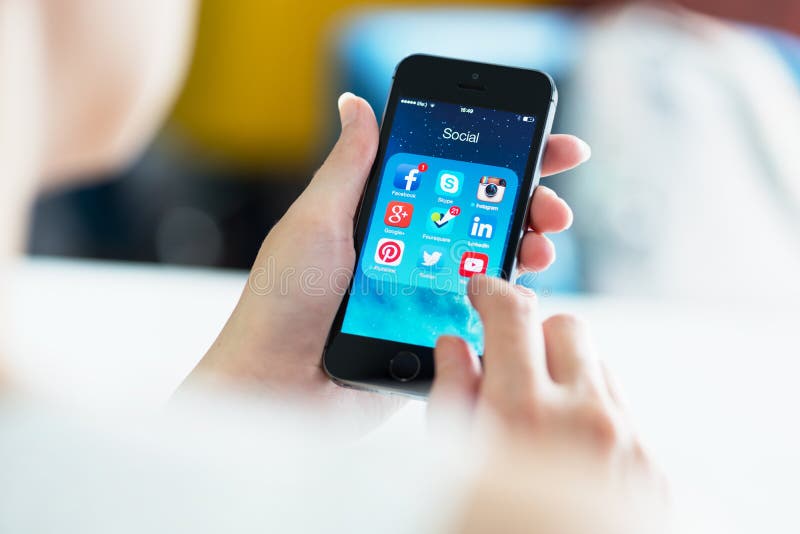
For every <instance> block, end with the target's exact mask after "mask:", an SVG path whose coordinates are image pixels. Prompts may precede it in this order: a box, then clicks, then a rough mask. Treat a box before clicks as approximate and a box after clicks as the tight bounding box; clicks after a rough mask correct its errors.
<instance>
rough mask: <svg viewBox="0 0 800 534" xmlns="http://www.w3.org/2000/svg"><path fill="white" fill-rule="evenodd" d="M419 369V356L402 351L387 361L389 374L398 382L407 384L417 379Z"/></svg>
mask: <svg viewBox="0 0 800 534" xmlns="http://www.w3.org/2000/svg"><path fill="white" fill-rule="evenodd" d="M420 367H421V365H420V362H419V356H417V355H416V354H414V353H413V352H408V351H407V350H404V351H400V352H398V353H397V355H395V357H394V358H392V359H391V360H390V361H389V374H390V375H392V378H394V379H395V380H397V381H399V382H408V381H409V380H414V379H415V378H417V375H418V374H419V368H420Z"/></svg>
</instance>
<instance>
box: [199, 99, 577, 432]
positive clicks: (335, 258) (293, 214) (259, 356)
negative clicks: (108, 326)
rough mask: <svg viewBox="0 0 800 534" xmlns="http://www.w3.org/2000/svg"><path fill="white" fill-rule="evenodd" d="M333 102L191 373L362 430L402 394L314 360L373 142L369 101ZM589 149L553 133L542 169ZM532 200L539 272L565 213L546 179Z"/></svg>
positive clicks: (529, 261)
mask: <svg viewBox="0 0 800 534" xmlns="http://www.w3.org/2000/svg"><path fill="white" fill-rule="evenodd" d="M339 106H340V113H341V119H342V133H341V136H340V138H339V141H338V142H337V144H336V146H335V147H334V148H333V150H332V151H331V153H330V155H329V156H328V158H327V160H326V161H325V163H324V164H323V165H322V167H321V168H320V169H319V171H318V172H317V173H316V174H315V176H314V178H313V179H312V180H311V183H310V185H309V187H308V188H307V189H306V191H304V192H303V194H302V195H301V196H300V197H299V198H298V199H297V201H295V203H294V204H293V205H292V207H291V208H290V209H289V211H288V212H287V213H286V215H285V216H284V217H283V218H282V219H281V220H280V221H278V223H277V224H276V225H275V226H274V227H273V229H272V230H271V231H270V233H269V235H268V236H267V238H266V239H265V241H264V243H263V245H262V247H261V250H260V251H259V254H258V257H257V258H256V260H255V262H254V265H253V268H252V270H251V273H250V277H249V279H248V283H247V285H246V287H245V288H244V291H243V292H242V295H241V297H240V299H239V303H238V305H237V306H236V309H235V310H234V312H233V314H232V315H231V317H230V319H229V320H228V322H227V324H226V325H225V327H224V328H223V330H222V332H221V333H220V335H219V336H218V338H217V340H216V342H215V343H214V344H213V346H212V347H211V348H210V349H209V351H208V353H207V354H206V355H205V357H204V358H203V360H202V361H201V362H200V364H199V365H198V367H197V368H196V369H195V370H194V371H193V373H192V375H191V376H190V381H193V380H202V379H206V380H209V379H210V380H213V381H215V382H220V381H221V382H223V383H227V384H233V385H234V386H235V387H242V386H246V385H248V386H255V387H259V388H263V389H265V390H267V391H269V392H270V393H271V394H276V395H281V396H290V397H291V396H301V397H303V400H304V401H307V402H312V403H316V405H318V406H325V407H330V410H331V411H336V412H342V413H350V414H353V415H354V416H355V417H358V418H359V419H360V421H359V425H360V428H365V429H366V428H369V427H371V426H373V425H374V424H377V423H378V422H380V421H381V420H382V419H383V418H384V417H386V416H387V415H389V414H391V413H392V412H393V410H394V409H395V408H396V407H397V406H398V405H399V401H398V399H397V398H395V397H387V396H383V395H374V394H369V393H363V392H357V391H353V390H348V389H343V388H340V387H338V386H336V385H335V384H333V383H332V382H331V381H330V380H329V379H328V377H327V376H326V375H325V373H324V371H323V370H322V366H321V362H320V360H321V355H322V351H323V348H324V345H325V340H326V337H327V335H328V331H329V329H330V325H331V323H332V321H333V319H334V316H335V314H336V311H337V309H338V308H339V305H340V304H341V301H342V293H343V292H344V289H342V288H341V287H342V286H344V288H345V289H346V287H347V284H348V283H349V280H350V278H349V274H348V273H349V272H352V269H353V266H354V263H355V254H354V244H353V217H354V215H355V213H356V211H357V209H358V205H359V201H360V197H361V193H362V191H363V188H364V184H365V182H366V180H367V178H368V176H369V173H370V169H371V165H372V161H373V159H374V157H375V152H376V150H377V146H378V125H377V121H376V120H375V116H374V114H373V112H372V110H371V108H370V107H369V105H368V104H367V103H366V102H365V101H364V100H363V99H361V98H358V97H355V96H353V95H351V94H345V95H342V97H341V98H340V100H339ZM587 157H588V154H587V147H586V146H585V144H584V143H583V142H582V141H580V140H578V139H577V138H575V137H572V136H568V135H553V136H551V137H550V141H549V143H548V146H547V150H546V152H545V156H544V161H543V165H542V172H543V175H548V174H555V173H558V172H562V171H564V170H567V169H570V168H572V167H574V166H576V165H578V164H580V163H581V162H582V161H583V160H585V159H586V158H587ZM532 205H533V209H532V211H531V216H530V218H529V225H530V227H531V228H532V229H534V231H531V232H529V233H528V234H526V236H525V237H524V239H523V244H522V246H521V249H520V263H521V265H523V266H525V267H526V268H529V269H532V270H542V269H544V268H546V267H547V265H549V263H550V262H551V261H552V259H553V250H552V245H551V244H549V242H548V241H547V238H546V237H545V236H544V235H543V233H545V232H558V231H561V230H563V229H564V228H566V226H567V225H568V223H569V221H570V217H571V214H570V211H569V208H568V206H567V205H566V204H565V203H564V202H563V200H561V199H559V198H558V197H557V196H556V195H555V194H554V193H553V192H552V191H550V190H549V189H547V188H544V187H539V188H538V189H537V191H536V194H535V195H534V198H533V200H532ZM289 273H294V274H291V275H290V274H289ZM303 273H312V274H314V273H316V274H319V275H320V276H319V277H318V278H319V282H318V283H317V284H314V283H313V280H310V279H306V280H305V282H304V283H300V282H299V278H300V277H301V275H302V274H303ZM315 276H316V275H315ZM282 277H283V278H282ZM281 279H283V280H285V283H284V284H281V282H280V281H281ZM329 280H335V281H336V284H337V287H336V288H335V290H332V288H331V287H330V286H329V285H327V283H328V281H329ZM309 285H311V286H314V287H311V288H309ZM321 409H324V408H321Z"/></svg>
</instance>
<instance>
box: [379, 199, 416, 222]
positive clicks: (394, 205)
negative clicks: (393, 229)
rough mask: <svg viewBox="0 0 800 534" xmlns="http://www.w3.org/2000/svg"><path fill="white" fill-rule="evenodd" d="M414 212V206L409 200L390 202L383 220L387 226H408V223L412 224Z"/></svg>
mask: <svg viewBox="0 0 800 534" xmlns="http://www.w3.org/2000/svg"><path fill="white" fill-rule="evenodd" d="M413 213H414V206H413V205H412V204H409V203H408V202H389V205H388V206H386V214H384V216H383V222H384V223H385V224H386V225H387V226H397V227H398V228H408V225H409V224H411V214H413Z"/></svg>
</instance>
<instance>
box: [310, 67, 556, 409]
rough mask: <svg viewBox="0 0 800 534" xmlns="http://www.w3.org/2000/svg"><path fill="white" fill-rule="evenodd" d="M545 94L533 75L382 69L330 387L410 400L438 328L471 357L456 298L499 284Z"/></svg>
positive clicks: (469, 314)
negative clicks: (387, 84)
mask: <svg viewBox="0 0 800 534" xmlns="http://www.w3.org/2000/svg"><path fill="white" fill-rule="evenodd" d="M556 102H557V92H556V87H555V84H554V82H553V80H552V79H551V78H550V76H548V75H547V74H545V73H542V72H539V71H535V70H527V69H520V68H512V67H503V66H498V65H489V64H483V63H474V62H470V61H461V60H455V59H447V58H442V57H433V56H426V55H413V56H410V57H407V58H405V59H404V60H403V61H402V62H400V64H399V65H398V66H397V69H396V70H395V74H394V78H393V83H392V88H391V91H390V94H389V100H388V102H387V104H386V109H385V111H384V116H383V121H382V125H381V134H380V144H379V146H378V152H377V156H376V159H375V163H374V165H373V167H372V171H371V174H370V178H369V180H368V182H367V186H366V188H365V191H364V195H363V199H362V202H361V208H360V210H359V214H358V218H357V220H356V223H355V234H354V237H355V246H356V252H357V259H356V264H355V270H354V273H353V278H352V280H351V283H350V287H349V290H348V291H347V293H346V295H345V298H344V299H343V302H342V305H341V308H340V309H339V312H338V314H337V316H336V319H335V320H334V323H333V326H332V329H331V332H330V335H329V337H328V340H327V344H326V347H325V354H324V357H323V364H324V368H325V371H326V372H327V373H328V375H329V376H330V377H331V379H333V380H334V381H335V382H337V383H338V384H340V385H343V386H349V387H355V388H359V389H366V390H374V391H382V392H393V393H400V394H407V395H411V396H417V397H424V396H426V395H427V393H428V392H429V390H430V386H431V382H432V380H433V375H434V365H433V347H434V345H435V343H436V339H437V338H438V337H439V336H440V335H443V334H452V335H457V336H460V337H462V338H464V339H465V340H466V341H467V342H468V343H469V344H470V345H471V346H472V348H473V349H474V350H475V351H476V353H477V354H482V353H483V331H482V326H481V322H480V320H479V319H478V316H477V312H475V310H474V309H473V308H472V306H471V305H470V302H469V299H468V297H467V295H466V288H467V283H468V281H469V278H470V277H471V276H474V275H475V274H485V275H488V276H501V277H503V278H509V277H510V276H511V275H512V273H513V272H514V269H515V267H516V261H517V253H518V251H519V245H520V242H521V240H522V236H523V234H524V233H525V231H526V230H527V227H528V225H527V220H528V219H527V213H528V209H529V202H530V198H531V195H532V193H533V190H534V188H535V187H536V185H537V184H538V181H539V174H540V165H541V160H542V153H543V151H544V146H545V142H546V139H547V136H548V135H549V133H550V127H551V125H552V122H553V116H554V114H555V109H556Z"/></svg>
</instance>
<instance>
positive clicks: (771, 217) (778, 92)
mask: <svg viewBox="0 0 800 534" xmlns="http://www.w3.org/2000/svg"><path fill="white" fill-rule="evenodd" d="M0 2H2V0H0ZM23 4H24V0H22V1H21V2H19V5H23ZM77 4H81V5H83V6H84V9H86V10H88V11H90V12H91V13H95V12H97V11H98V7H104V8H105V9H107V10H112V11H115V12H116V10H117V9H120V8H121V6H127V9H128V10H129V12H130V13H132V14H133V15H131V16H134V15H135V13H136V12H137V10H138V9H140V8H143V6H144V2H142V0H137V2H118V3H111V2H106V1H105V0H97V1H96V2H75V3H73V4H70V3H68V2H63V6H62V4H60V3H59V4H55V3H53V4H46V3H42V4H41V5H46V6H48V7H50V6H53V5H59V6H60V7H61V8H62V11H61V12H60V13H61V14H62V15H66V14H68V13H69V12H70V9H75V6H76V5H77ZM175 5H177V3H172V4H170V3H166V2H164V3H159V2H158V0H151V2H149V3H148V4H147V7H148V8H149V9H147V10H144V11H143V12H144V13H146V14H157V15H158V16H159V17H161V18H165V19H166V18H167V17H166V15H165V10H166V9H167V8H168V7H169V6H175ZM150 9H152V11H151V10H150ZM99 11H101V12H102V11H103V10H102V9H101V10H99ZM178 11H179V10H178ZM84 15H85V13H84ZM173 16H174V14H173ZM77 18H79V19H81V20H83V18H84V17H77ZM85 18H87V19H88V18H89V17H85ZM111 18H115V17H111ZM153 18H154V17H153ZM122 20H124V21H126V22H127V21H128V19H127V18H124V17H123V18H122ZM92 21H94V22H92ZM0 22H2V21H0ZM167 22H174V21H167ZM89 23H94V24H101V23H102V22H96V21H95V19H91V20H90V22H89ZM139 24H140V25H143V26H144V27H145V29H148V30H150V29H152V28H154V26H152V25H151V24H155V22H154V21H152V20H150V18H147V19H144V20H139ZM166 27H167V28H171V25H166ZM96 29H98V28H89V31H91V32H94V33H87V32H84V30H83V27H82V26H81V27H78V28H77V29H76V30H75V31H76V33H75V34H69V35H78V36H82V35H92V36H93V37H95V38H96V39H103V41H102V42H103V43H109V47H112V45H113V44H114V41H115V40H114V39H113V38H111V37H110V36H109V35H108V33H106V34H103V33H102V32H95V30H96ZM99 29H102V28H99ZM136 29H140V28H139V27H137V28H136ZM161 30H163V27H162V28H161ZM164 33H165V32H163V31H162V32H158V31H155V30H153V31H152V34H153V36H154V38H153V39H149V40H143V39H139V40H136V41H135V42H136V43H138V45H139V46H140V47H141V48H145V45H146V44H152V43H155V45H154V46H155V47H156V48H157V46H158V44H159V42H158V41H157V40H156V39H155V37H156V36H159V35H162V36H163V34H164ZM166 33H169V34H170V35H173V34H174V32H172V31H171V30H170V32H166ZM0 37H3V35H2V34H0ZM77 40H78V41H81V43H79V44H85V45H86V46H89V47H90V48H91V49H96V42H95V41H93V40H91V39H90V40H87V41H86V43H83V41H82V40H81V39H77ZM61 48H64V49H67V48H68V47H66V46H62V47H61ZM111 49H113V48H111ZM159 50H160V49H159ZM148 52H152V50H148ZM173 52H174V51H173ZM65 53H66V52H65ZM412 53H430V54H438V55H444V56H451V57H457V58H464V59H471V60H478V61H487V62H494V63H500V64H507V65H513V66H521V67H530V68H535V69H540V70H544V71H547V72H548V73H550V74H551V75H552V76H553V77H554V78H555V80H556V83H557V85H558V88H559V93H560V99H559V109H558V112H557V114H556V123H555V125H554V131H556V132H568V133H573V134H576V135H579V136H581V137H582V138H583V139H585V140H586V141H587V142H588V143H589V144H590V145H591V146H592V149H593V156H592V159H591V160H590V161H589V162H588V163H587V164H585V165H582V166H581V167H580V168H579V169H576V170H575V171H571V172H568V173H565V174H563V175H559V176H557V177H552V178H547V179H544V180H543V183H544V184H546V185H547V186H549V187H551V188H553V189H554V190H556V191H557V192H558V193H559V194H560V195H561V196H563V197H564V198H566V199H567V200H568V201H569V202H570V204H571V205H572V207H573V209H574V212H575V223H574V225H573V227H572V228H571V229H570V230H569V231H567V232H565V233H563V234H559V235H557V236H553V239H554V241H555V242H556V245H557V251H558V258H557V260H556V262H555V264H554V265H553V266H552V267H551V268H550V269H548V270H547V271H546V272H545V273H538V274H535V275H530V276H529V277H528V279H527V282H528V283H529V285H532V286H533V287H534V288H535V289H536V290H537V291H538V292H539V295H540V296H544V297H549V296H550V295H554V296H553V298H543V299H541V303H542V307H543V308H544V313H545V314H551V313H555V312H569V313H576V314H578V315H582V316H584V317H585V318H587V319H588V321H589V323H590V324H591V325H592V327H593V330H594V333H595V335H596V337H597V342H598V347H599V350H598V352H599V354H601V355H602V357H603V358H604V360H605V361H606V362H608V363H609V365H610V367H611V368H613V369H614V370H615V371H616V372H617V374H618V375H619V377H620V378H621V382H622V383H623V384H624V385H625V389H626V391H627V393H628V397H629V398H630V399H631V401H632V402H631V406H632V414H633V416H634V418H635V419H636V421H637V424H638V426H639V428H640V429H641V431H642V434H643V435H645V436H647V437H648V441H649V442H650V443H651V444H652V446H653V450H654V451H655V454H656V457H658V458H660V459H662V460H663V464H664V466H665V468H666V471H667V472H668V473H670V474H671V475H673V476H674V478H675V482H676V486H680V488H679V490H678V491H676V495H681V496H682V497H684V498H685V499H684V500H685V501H686V500H688V501H689V502H692V500H693V497H695V496H697V495H698V494H699V495H701V496H702V498H701V499H698V501H699V502H702V503H703V505H702V506H700V508H702V512H703V513H704V514H705V512H707V509H708V507H712V508H713V507H717V508H719V510H720V513H718V514H711V515H712V516H716V517H715V521H714V524H713V527H712V528H708V529H705V530H703V529H700V530H698V531H699V532H712V531H724V532H734V531H737V529H736V528H733V527H740V528H741V529H742V530H744V531H748V532H765V531H768V532H791V533H793V534H794V533H797V532H799V531H800V525H798V524H797V523H798V518H797V514H796V511H795V510H796V507H797V503H796V501H797V491H796V488H797V481H798V480H800V464H799V463H798V460H797V451H798V450H800V428H799V427H798V426H797V424H796V419H797V414H796V409H797V406H798V405H800V389H798V388H797V376H798V375H800V358H798V355H800V353H799V352H798V349H797V347H798V346H800V330H798V328H797V325H798V324H800V311H798V304H797V303H798V302H800V300H799V299H798V297H800V277H798V273H800V2H798V1H797V0H680V1H678V2H662V1H650V2H637V1H631V2H609V1H580V2H576V1H567V0H565V1H561V2H538V1H533V0H529V1H514V2H503V3H489V2H478V1H474V2H464V1H460V2H447V1H440V2H437V3H436V4H429V3H427V2H421V1H407V2H403V3H402V4H401V3H399V2H397V3H395V2H362V1H346V0H315V1H308V0H306V1H302V0H293V1H290V0H204V1H202V2H201V3H200V11H199V19H198V27H197V32H196V35H195V42H194V46H193V51H192V60H191V64H190V68H189V72H188V75H187V77H186V79H185V80H184V82H183V86H182V88H181V90H180V92H179V94H178V96H177V98H176V100H175V102H174V104H173V107H172V109H171V111H170V114H169V119H168V120H167V121H166V123H165V124H163V126H162V127H161V129H160V131H159V133H158V135H157V136H156V137H155V138H154V139H153V140H152V142H151V143H150V144H149V146H148V147H147V149H146V150H145V151H144V152H143V153H141V154H140V155H139V157H138V158H137V159H136V161H134V162H132V163H131V164H130V165H128V166H127V168H125V169H123V170H122V171H120V172H119V174H117V175H113V176H77V177H75V178H80V180H74V181H67V180H64V181H62V183H67V182H69V183H71V184H72V185H70V186H69V188H65V187H66V186H62V188H60V189H57V190H55V189H51V190H49V191H47V192H46V193H43V194H42V195H41V196H40V197H39V198H38V201H37V203H36V206H35V210H34V212H33V214H32V220H31V222H32V231H31V232H30V233H29V241H28V250H29V252H30V254H31V255H32V256H33V258H27V259H26V260H25V261H23V262H21V263H20V266H19V269H18V270H17V272H15V273H14V276H13V277H11V278H10V281H9V283H8V285H9V286H10V293H11V295H10V297H11V299H10V300H11V305H10V306H9V310H10V313H9V314H8V318H9V321H10V323H11V324H10V328H8V331H7V332H8V333H10V334H11V335H10V336H9V337H13V339H11V340H10V341H9V344H10V350H9V351H8V352H9V353H10V354H12V355H13V356H12V357H11V359H10V360H9V362H8V365H9V371H10V372H11V373H12V375H13V376H15V378H19V380H20V381H21V382H22V383H24V384H26V385H27V386H29V387H30V388H31V390H32V391H36V392H37V393H41V394H43V395H45V396H48V397H53V398H55V399H56V400H57V403H58V405H59V406H61V405H64V404H68V403H78V404H79V405H81V406H82V407H88V408H89V409H90V410H103V409H105V410H108V411H110V412H113V413H118V412H119V411H120V410H121V407H128V408H130V409H131V410H132V411H138V410H141V409H142V407H145V408H155V409H160V407H161V406H162V405H163V404H164V403H165V402H166V401H167V400H168V399H169V398H170V397H171V395H172V394H173V392H174V391H175V388H176V387H177V385H178V384H180V382H181V380H183V378H184V377H185V376H186V374H187V373H188V372H189V370H190V369H192V367H193V366H194V365H195V364H196V362H197V361H198V360H199V358H200V357H201V356H202V354H203V353H204V351H206V350H207V349H208V347H209V346H210V345H211V343H213V341H214V338H215V336H216V335H217V333H218V332H219V331H220V328H221V327H222V325H223V324H224V323H225V321H226V319H227V317H228V315H229V313H230V310H231V309H233V307H234V306H235V303H236V301H237V299H238V296H239V295H240V293H241V290H242V286H243V285H244V283H245V280H246V272H245V269H247V268H248V267H249V266H250V264H251V262H252V261H253V260H254V258H255V255H256V251H257V250H258V247H259V246H260V244H261V242H262V240H263V238H264V236H265V235H266V233H267V232H268V231H269V229H270V228H271V226H272V225H273V224H274V223H275V221H276V220H278V219H279V218H280V217H281V216H282V214H283V213H284V212H285V210H286V208H287V207H288V205H289V204H290V203H291V202H292V200H293V199H294V198H295V197H296V196H297V194H298V193H299V192H300V191H301V190H302V189H303V187H304V186H305V184H306V183H307V182H308V180H309V178H310V176H311V175H312V173H313V172H314V170H315V169H316V168H317V167H318V166H319V165H320V163H321V162H322V160H323V158H324V156H325V154H326V153H327V152H328V150H329V149H330V147H331V145H332V143H333V141H334V139H335V137H336V135H337V133H338V129H339V125H338V119H337V116H336V99H337V97H338V95H339V94H340V93H341V92H342V91H345V90H349V91H353V92H355V93H357V94H360V95H362V96H364V97H365V98H367V100H368V101H369V102H370V103H371V105H372V106H373V108H374V109H375V111H376V113H377V115H378V116H380V114H381V111H382V110H383V106H384V101H385V98H386V96H387V94H388V90H389V83H390V81H391V75H392V71H393V69H394V66H395V65H396V64H397V62H398V61H399V60H400V59H401V58H403V57H404V56H406V55H409V54H412ZM108 55H112V54H108ZM143 55H144V56H147V57H150V56H148V54H143ZM133 57H136V55H135V54H134V56H133ZM156 57H158V50H156ZM61 59H62V61H60V62H58V61H54V63H56V64H58V65H62V66H64V65H66V67H65V71H67V75H65V76H63V78H64V79H65V80H67V81H68V82H70V84H71V85H70V87H71V88H72V90H74V91H78V90H84V91H86V87H92V84H96V83H102V81H103V80H102V77H103V75H104V74H105V72H104V71H103V69H94V70H92V69H91V68H88V70H87V68H86V66H85V65H83V70H82V71H78V70H74V71H73V70H70V69H71V66H72V65H74V63H71V60H72V58H69V57H67V58H61ZM174 62H175V61H174ZM167 63H169V62H167ZM121 64H122V65H125V66H128V65H127V64H125V63H121ZM104 65H105V64H104ZM134 66H135V65H134ZM120 70H121V71H125V70H126V69H125V68H122V69H120ZM134 70H136V69H134ZM115 74H117V75H119V74H120V73H119V72H117V73H115ZM108 77H109V78H112V76H108ZM72 82H75V83H74V84H72ZM0 85H1V84H0ZM82 96H85V94H84V95H82ZM81 100H83V99H81ZM95 108H96V109H95ZM57 111H62V110H57ZM93 111H97V112H98V114H103V113H104V112H107V111H109V110H108V109H106V108H104V107H103V105H102V103H99V104H98V105H97V106H93ZM68 112H69V110H67V113H66V114H61V115H57V116H56V118H55V119H54V118H53V117H52V116H51V115H48V116H47V118H49V119H51V120H52V121H53V122H58V121H59V117H61V118H63V117H64V116H69V113H68ZM0 118H2V117H0ZM65 122H66V121H65ZM2 124H3V122H2V121H0V125H2ZM56 126H58V125H56ZM2 133H4V132H0V134H2ZM14 133H15V135H16V132H14ZM12 140H13V137H12ZM6 145H8V146H6ZM3 148H6V149H7V150H8V151H9V152H11V151H12V150H13V149H14V148H13V143H7V144H4V145H0V151H2V149H3ZM2 183H3V182H2V180H0V184H2ZM75 184H83V185H75ZM98 260H102V261H98ZM198 267H199V268H198ZM2 282H5V280H2ZM7 332H6V331H3V332H2V333H3V335H4V336H6V335H7ZM4 342H5V340H4ZM4 350H5V346H4ZM423 415H424V407H423V406H422V403H419V402H414V403H409V405H408V407H407V408H406V409H405V410H404V411H402V412H401V413H400V414H399V415H398V416H397V417H395V418H394V419H393V420H392V423H391V424H387V425H385V427H383V428H382V430H381V432H384V433H387V432H388V433H390V435H397V436H408V435H414V434H415V433H417V434H420V433H421V432H422V429H423V428H424V425H423V422H422V421H423ZM793 421H794V422H793ZM392 433H395V434H392ZM687 496H688V499H686V497H687ZM720 519H727V520H728V523H730V524H731V528H727V527H728V525H727V524H723V522H721V521H720ZM720 525H722V526H720ZM740 531H741V530H740Z"/></svg>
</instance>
